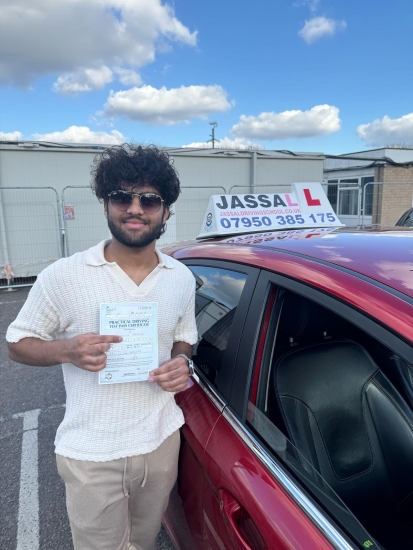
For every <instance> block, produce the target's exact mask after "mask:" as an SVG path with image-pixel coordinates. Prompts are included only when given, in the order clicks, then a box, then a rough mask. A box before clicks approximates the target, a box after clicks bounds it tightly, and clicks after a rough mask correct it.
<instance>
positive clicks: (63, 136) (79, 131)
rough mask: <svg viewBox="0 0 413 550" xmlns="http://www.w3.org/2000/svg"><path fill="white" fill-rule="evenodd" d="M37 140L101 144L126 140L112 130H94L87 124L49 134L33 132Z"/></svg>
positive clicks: (111, 143)
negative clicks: (108, 131)
mask: <svg viewBox="0 0 413 550" xmlns="http://www.w3.org/2000/svg"><path fill="white" fill-rule="evenodd" d="M33 137H34V138H35V139H36V140H38V141H52V142H57V143H96V144H102V145H116V144H118V143H123V142H125V141H126V137H125V136H124V135H123V134H121V133H120V132H118V131H117V130H112V131H111V132H110V134H109V133H107V132H94V131H92V130H91V129H90V128H88V127H87V126H70V128H67V129H66V130H63V131H62V132H51V133H50V134H33Z"/></svg>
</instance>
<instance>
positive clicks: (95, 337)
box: [8, 332, 122, 372]
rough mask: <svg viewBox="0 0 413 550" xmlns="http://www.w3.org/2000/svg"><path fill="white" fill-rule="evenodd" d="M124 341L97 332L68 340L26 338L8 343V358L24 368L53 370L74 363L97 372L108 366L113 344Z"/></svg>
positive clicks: (119, 337)
mask: <svg viewBox="0 0 413 550" xmlns="http://www.w3.org/2000/svg"><path fill="white" fill-rule="evenodd" d="M119 342H122V337H121V336H107V335H99V334H95V333H94V332H89V333H87V334H80V335H79V336H75V337H74V338H68V339H67V340H41V339H40V338H33V337H30V338H23V339H22V340H20V341H19V342H16V343H9V344H8V349H9V357H10V359H12V360H13V361H16V362H17V363H22V364H23V365H33V366H39V367H51V366H53V365H59V364H60V363H73V365H76V367H79V368H80V369H84V370H88V371H92V372H97V371H99V370H102V369H104V368H105V366H106V353H105V351H108V349H109V348H110V344H118V343H119Z"/></svg>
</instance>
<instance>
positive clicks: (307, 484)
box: [246, 285, 412, 550]
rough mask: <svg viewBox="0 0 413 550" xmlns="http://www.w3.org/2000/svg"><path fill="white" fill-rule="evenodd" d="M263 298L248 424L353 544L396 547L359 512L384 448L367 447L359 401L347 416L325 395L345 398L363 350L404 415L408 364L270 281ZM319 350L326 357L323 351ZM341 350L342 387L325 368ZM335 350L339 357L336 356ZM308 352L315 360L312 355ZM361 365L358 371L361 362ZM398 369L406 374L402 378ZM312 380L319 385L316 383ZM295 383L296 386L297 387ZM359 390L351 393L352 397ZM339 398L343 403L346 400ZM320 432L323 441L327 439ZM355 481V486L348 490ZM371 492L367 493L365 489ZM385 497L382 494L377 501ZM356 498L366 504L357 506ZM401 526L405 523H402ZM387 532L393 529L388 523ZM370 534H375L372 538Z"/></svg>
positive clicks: (345, 321)
mask: <svg viewBox="0 0 413 550" xmlns="http://www.w3.org/2000/svg"><path fill="white" fill-rule="evenodd" d="M267 296H268V297H267V308H266V310H265V311H264V317H263V318H262V328H261V335H260V336H259V339H258V343H257V351H256V354H257V355H256V359H255V367H254V370H253V373H252V377H251V386H250V397H249V401H248V410H247V413H246V424H247V425H248V426H249V427H250V428H251V429H252V430H253V431H254V432H255V433H256V435H257V436H259V438H260V439H261V441H262V442H263V443H264V445H265V446H266V447H267V449H268V450H270V451H271V453H272V454H273V455H274V457H275V458H276V459H278V460H281V461H282V463H283V464H284V466H285V467H286V468H287V469H288V470H289V471H290V472H291V473H292V474H293V476H294V477H295V479H297V480H298V481H299V482H300V484H301V486H302V487H304V488H305V489H306V490H307V491H308V492H309V493H310V494H311V495H312V497H313V498H314V499H315V500H316V501H317V502H318V503H319V504H320V505H321V506H322V507H323V508H324V510H325V512H326V513H327V514H328V515H330V517H332V518H333V519H334V520H335V521H336V522H337V523H338V524H339V525H340V526H341V527H342V528H343V530H344V531H345V533H346V534H347V535H348V536H350V537H351V538H352V540H353V542H354V543H355V544H356V545H357V546H358V547H360V548H366V547H372V548H377V547H379V548H380V547H382V546H381V544H383V547H385V548H386V549H387V550H393V548H398V547H399V546H398V542H397V541H396V540H394V543H393V542H392V541H390V542H389V541H388V540H386V539H385V536H386V533H385V535H384V537H382V535H383V533H382V525H380V521H379V520H377V517H375V515H374V514H373V513H372V514H371V515H369V513H368V512H367V513H366V512H365V508H366V506H367V505H368V503H370V504H371V499H370V500H369V494H368V491H364V490H363V483H364V484H365V483H367V485H364V487H371V485H369V483H370V481H365V479H367V478H368V475H369V474H366V477H365V478H364V479H363V477H364V473H365V472H369V468H372V467H373V466H372V464H374V463H375V461H376V459H377V456H378V455H377V454H376V455H373V454H372V453H373V452H375V451H376V450H377V449H378V453H379V454H380V453H381V452H382V449H381V447H380V445H378V446H377V448H375V447H374V445H373V447H371V446H370V445H372V442H371V441H370V439H369V438H370V433H373V432H370V431H369V435H366V434H367V431H366V427H365V426H366V424H365V422H367V421H366V420H365V413H364V412H363V411H364V405H362V404H361V405H360V411H361V412H360V414H359V413H358V412H355V411H356V410H357V411H358V409H357V407H358V405H357V403H356V407H355V408H354V410H353V409H352V408H351V407H352V405H351V404H350V405H349V410H346V411H345V413H346V414H347V413H348V418H350V419H351V422H350V421H347V420H348V419H347V416H346V415H345V414H342V410H341V409H340V408H337V409H336V408H335V406H336V401H335V400H334V397H333V398H332V399H330V396H335V395H336V396H339V397H340V395H343V392H344V391H347V390H348V391H349V396H350V397H349V399H350V398H351V396H352V395H353V393H354V392H353V390H352V387H353V386H352V384H353V380H355V378H356V377H357V376H359V371H358V365H359V364H358V363H357V361H358V359H357V358H358V357H360V356H361V357H362V361H364V360H365V361H366V362H367V363H368V368H371V369H372V370H371V372H372V373H373V374H374V375H376V373H377V372H379V373H380V376H381V375H383V376H382V377H381V378H377V379H375V381H374V384H373V386H374V387H376V386H375V384H376V382H377V387H379V386H380V383H383V384H384V387H385V388H386V389H385V390H383V391H384V392H387V391H389V392H390V393H389V394H388V395H390V398H389V400H390V399H391V398H392V395H396V396H397V395H398V396H399V397H398V399H399V400H398V401H397V402H396V401H395V407H396V406H397V407H399V406H402V408H403V407H405V409H403V410H404V411H405V413H406V418H407V417H409V414H408V413H409V411H408V406H407V405H408V404H409V399H408V394H409V391H408V390H409V388H408V387H407V385H406V384H409V383H411V382H412V371H411V367H410V365H408V364H406V363H405V362H403V361H401V359H400V358H399V357H398V356H397V355H395V354H394V352H392V351H391V350H390V349H388V348H386V346H385V345H384V344H383V343H382V342H379V341H378V340H376V339H375V338H373V337H372V336H371V335H368V334H367V333H365V332H364V331H363V330H361V329H360V328H358V327H357V326H355V325H353V324H352V323H351V322H350V321H349V320H348V319H344V318H342V317H340V316H339V315H338V314H336V313H335V312H334V311H333V310H330V309H327V308H324V307H322V306H321V305H320V304H318V303H315V302H312V301H311V300H308V299H307V298H304V297H303V296H301V295H298V294H295V293H293V292H291V291H289V290H287V289H283V288H281V287H278V286H276V285H272V287H271V289H270V291H269V292H268V295H267ZM264 327H265V328H264ZM319 349H321V350H322V352H321V353H320V356H319V357H320V358H321V359H317V357H318V356H317V355H313V354H315V353H316V352H317V350H319ZM324 350H327V352H328V353H331V354H332V355H323V353H324ZM346 350H347V351H348V353H349V357H350V358H351V359H350V362H347V363H345V365H344V366H345V368H344V369H342V371H343V372H344V373H345V374H344V376H345V378H344V380H345V385H340V384H339V383H337V380H340V378H336V377H335V375H334V376H332V377H331V378H330V377H329V376H330V373H331V372H332V371H331V370H329V369H330V368H331V367H333V368H335V365H337V363H338V362H339V360H340V358H342V357H343V355H340V354H343V353H347V351H346ZM336 352H337V354H338V355H337V354H336V355H334V353H336ZM312 357H315V358H316V359H314V360H313V359H312ZM325 357H328V359H325ZM353 358H354V359H353ZM294 361H295V363H294ZM311 361H313V363H311ZM323 361H324V363H323ZM351 361H353V364H352V365H351ZM310 365H311V368H310ZM346 365H347V366H346ZM350 366H351V367H352V368H353V370H352V371H351V372H354V379H353V378H351V379H349V378H348V377H347V372H349V369H350ZM362 367H363V369H364V366H363V365H362ZM323 369H324V370H323ZM368 372H370V371H368ZM314 373H316V374H317V377H316V378H312V376H313V374H314ZM400 373H405V379H404V381H403V380H402V377H401V374H400ZM373 374H372V376H373ZM360 376H361V375H360ZM363 376H364V371H363ZM368 376H370V375H369V374H368ZM346 377H347V378H346ZM314 379H316V380H317V384H314V382H313V381H314ZM369 380H370V378H369ZM347 382H348V383H347ZM363 384H364V379H363ZM386 384H387V385H386ZM309 387H312V388H313V393H312V394H309V393H308V388H309ZM363 387H364V386H363V385H361V388H363ZM291 388H293V390H291ZM296 388H298V389H299V391H297V392H295V391H294V390H295V389H296ZM349 388H350V389H349ZM393 391H394V392H395V393H394V394H392V392H393ZM397 392H399V393H398V394H397ZM308 395H312V396H313V397H314V396H315V397H314V398H315V399H316V400H317V401H316V406H319V404H320V403H321V405H320V407H321V408H320V409H314V408H313V407H312V405H309V404H308V403H309V402H308V401H306V399H307V396H308ZM346 395H347V394H346ZM358 395H359V394H358V393H357V394H356V395H355V399H356V400H357V399H358ZM360 395H361V394H360ZM302 396H304V397H302ZM339 400H340V399H339ZM403 400H404V401H403ZM343 401H344V403H345V406H347V401H346V399H343ZM314 410H316V411H317V413H315V412H314ZM320 410H321V412H320ZM400 410H402V409H400ZM317 414H319V416H317ZM403 414H404V413H403ZM410 414H411V411H410ZM323 415H324V416H323ZM325 415H327V416H328V422H326V424H325V426H327V425H328V428H325V429H324V426H323V428H321V427H320V424H319V423H320V421H321V422H322V421H323V420H324V419H325ZM340 415H342V416H340ZM342 418H345V419H346V421H345V422H343V421H341V424H340V420H341V419H342ZM320 419H321V420H320ZM330 419H334V421H330ZM402 423H403V421H402ZM323 430H324V431H323ZM328 430H329V432H328ZM326 433H327V436H328V437H329V438H330V440H329V441H326V439H325V434H326ZM347 440H348V441H350V445H348V444H347ZM343 441H344V442H345V443H343ZM373 456H374V460H373V458H372V457H373ZM365 459H366V463H365V464H364V462H363V461H364V460H365ZM324 461H326V462H324ZM352 461H354V462H355V463H356V466H354V471H353V470H351V468H352V467H353V462H352ZM372 461H373V462H372ZM383 464H384V462H383ZM347 468H348V470H346V469H347ZM349 472H350V473H349ZM325 474H326V475H327V477H326V475H325ZM372 479H373V482H376V481H377V479H378V481H379V483H380V479H381V478H375V477H374V476H373V477H372ZM383 479H384V483H383V487H385V490H384V492H385V491H387V489H386V487H387V485H386V484H387V483H388V482H389V480H388V479H387V478H385V477H384V475H383ZM353 482H354V485H353V488H352V489H350V486H351V483H353ZM355 486H357V488H356V489H355ZM375 489H376V487H375ZM377 490H378V491H379V489H377ZM346 491H347V493H346ZM349 491H350V492H349ZM369 491H370V494H371V488H370V489H369ZM381 496H382V494H381ZM381 496H380V498H381ZM385 501H386V497H384V500H383V502H385ZM359 502H360V503H361V504H360V506H362V507H364V510H361V511H360V510H359V509H357V506H358V503H359ZM375 506H376V504H374V506H372V510H373V508H375ZM377 506H378V505H377ZM403 521H404V520H402V521H401V524H403ZM405 529H407V530H409V529H410V528H409V527H408V526H405ZM388 533H392V531H391V527H389V529H388ZM373 536H375V537H376V539H377V538H378V539H379V542H378V543H377V542H376V540H375V539H374V538H373ZM379 545H380V546H379Z"/></svg>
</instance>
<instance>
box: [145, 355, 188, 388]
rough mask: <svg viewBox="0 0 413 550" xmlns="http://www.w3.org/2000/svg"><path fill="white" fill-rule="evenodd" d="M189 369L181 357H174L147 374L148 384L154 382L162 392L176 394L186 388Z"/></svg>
mask: <svg viewBox="0 0 413 550" xmlns="http://www.w3.org/2000/svg"><path fill="white" fill-rule="evenodd" d="M188 378H189V368H188V363H187V361H186V360H185V359H184V358H183V357H174V358H172V359H169V360H168V361H165V362H164V363H162V365H161V366H160V367H158V368H157V369H154V370H153V371H151V372H150V373H149V382H156V383H157V384H158V386H160V387H161V388H162V389H163V390H164V391H170V392H178V391H182V390H186V388H187V387H188Z"/></svg>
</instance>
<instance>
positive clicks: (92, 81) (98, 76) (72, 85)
mask: <svg viewBox="0 0 413 550" xmlns="http://www.w3.org/2000/svg"><path fill="white" fill-rule="evenodd" d="M112 80H113V72H112V71H111V69H109V67H105V66H103V67H100V68H99V69H84V70H80V71H77V72H75V73H68V74H64V75H62V76H59V78H58V79H57V80H56V82H55V83H54V84H53V89H54V90H55V91H56V92H59V93H61V94H66V95H77V94H79V93H80V92H90V91H91V90H99V89H100V88H103V87H104V86H105V85H106V84H108V83H109V82H112Z"/></svg>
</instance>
